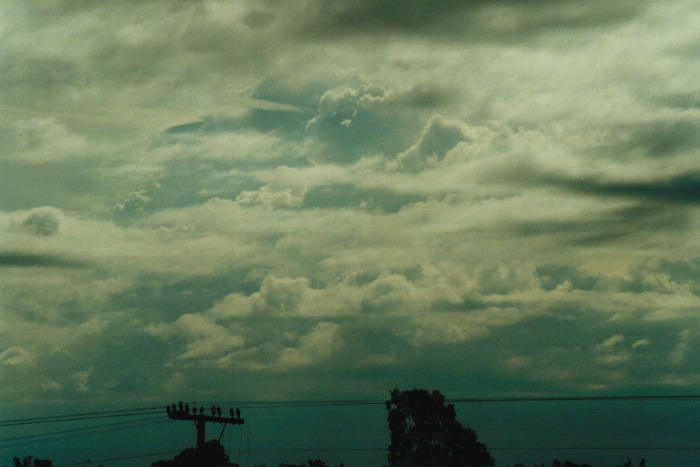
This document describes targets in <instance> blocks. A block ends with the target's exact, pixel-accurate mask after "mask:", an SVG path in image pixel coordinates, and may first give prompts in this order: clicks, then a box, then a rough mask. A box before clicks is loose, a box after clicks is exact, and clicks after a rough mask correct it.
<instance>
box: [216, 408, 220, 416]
mask: <svg viewBox="0 0 700 467" xmlns="http://www.w3.org/2000/svg"><path fill="white" fill-rule="evenodd" d="M216 416H217V417H221V407H217V408H216Z"/></svg>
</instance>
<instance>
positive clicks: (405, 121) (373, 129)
mask: <svg viewBox="0 0 700 467" xmlns="http://www.w3.org/2000/svg"><path fill="white" fill-rule="evenodd" d="M395 102H396V95H395V93H394V92H393V91H391V90H389V89H386V88H384V87H382V86H378V85H372V84H362V85H360V86H358V87H354V88H345V89H343V88H340V89H338V90H328V91H326V92H325V93H324V94H323V95H322V96H321V98H320V100H319V104H318V112H317V114H316V116H315V117H313V118H312V119H311V120H309V122H308V124H307V133H308V134H309V135H310V136H311V137H313V139H312V140H311V144H312V147H311V148H310V150H311V151H312V154H313V157H314V158H315V159H317V160H319V161H331V162H335V163H341V164H347V163H351V162H355V161H357V160H358V159H360V158H361V157H363V156H371V155H374V154H376V153H385V154H394V153H396V152H397V151H398V150H399V149H400V148H401V147H402V146H403V145H404V144H405V141H406V140H405V137H406V135H407V134H409V133H408V131H410V130H411V129H412V128H411V123H414V122H411V119H410V118H406V117H403V116H401V115H400V114H399V115H398V117H399V118H400V119H401V122H400V123H401V124H399V122H397V121H396V118H397V114H396V113H394V112H391V109H392V107H393V106H394V104H395ZM407 125H408V128H406V126H407ZM314 143H317V144H318V146H317V147H314Z"/></svg>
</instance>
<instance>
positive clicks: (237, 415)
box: [236, 409, 241, 418]
mask: <svg viewBox="0 0 700 467" xmlns="http://www.w3.org/2000/svg"><path fill="white" fill-rule="evenodd" d="M236 418H241V409H236Z"/></svg>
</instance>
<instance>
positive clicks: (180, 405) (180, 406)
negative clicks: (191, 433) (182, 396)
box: [177, 401, 185, 412]
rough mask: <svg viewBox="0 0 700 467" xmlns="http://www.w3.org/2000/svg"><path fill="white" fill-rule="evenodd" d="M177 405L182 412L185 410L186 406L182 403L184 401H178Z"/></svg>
mask: <svg viewBox="0 0 700 467" xmlns="http://www.w3.org/2000/svg"><path fill="white" fill-rule="evenodd" d="M177 406H178V408H179V409H180V412H182V411H183V410H185V406H184V405H183V404H182V401H180V402H179V403H178V405H177Z"/></svg>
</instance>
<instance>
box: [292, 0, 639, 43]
mask: <svg viewBox="0 0 700 467" xmlns="http://www.w3.org/2000/svg"><path fill="white" fill-rule="evenodd" d="M640 8H641V6H640V5H639V4H638V3H635V2H628V1H625V2H620V3H618V4H616V5H610V4H609V3H606V2H600V1H595V2H591V4H585V5H581V4H569V3H561V2H556V1H550V0H539V1H534V2H527V3H525V4H523V3H522V2H518V1H515V0H499V1H494V2H487V1H482V0H474V1H466V2H455V1H452V0H440V1H436V2H430V1H427V0H402V1H389V0H363V1H361V2H347V1H346V2H333V3H332V4H329V3H328V2H323V1H320V0H319V1H313V2H310V3H309V7H308V10H309V11H310V12H313V14H311V15H310V19H309V20H307V24H306V25H305V27H306V28H307V29H308V30H309V31H310V32H311V33H312V34H320V35H323V36H326V35H330V34H331V33H332V32H335V34H338V33H341V34H359V33H360V32H362V33H365V34H367V33H374V34H385V35H389V34H409V33H410V34H413V35H415V34H425V35H427V36H429V37H433V38H440V39H447V40H449V39H452V40H457V39H465V38H466V39H472V40H500V41H511V40H516V39H523V38H527V37H529V36H532V35H536V34H539V33H543V32H546V31H551V30H556V29H560V28H575V27H584V26H588V27H593V26H600V25H601V23H603V24H605V23H608V22H610V23H614V22H618V21H622V20H628V19H630V18H631V17H632V16H633V15H634V14H636V13H637V12H638V11H639V9H640Z"/></svg>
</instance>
